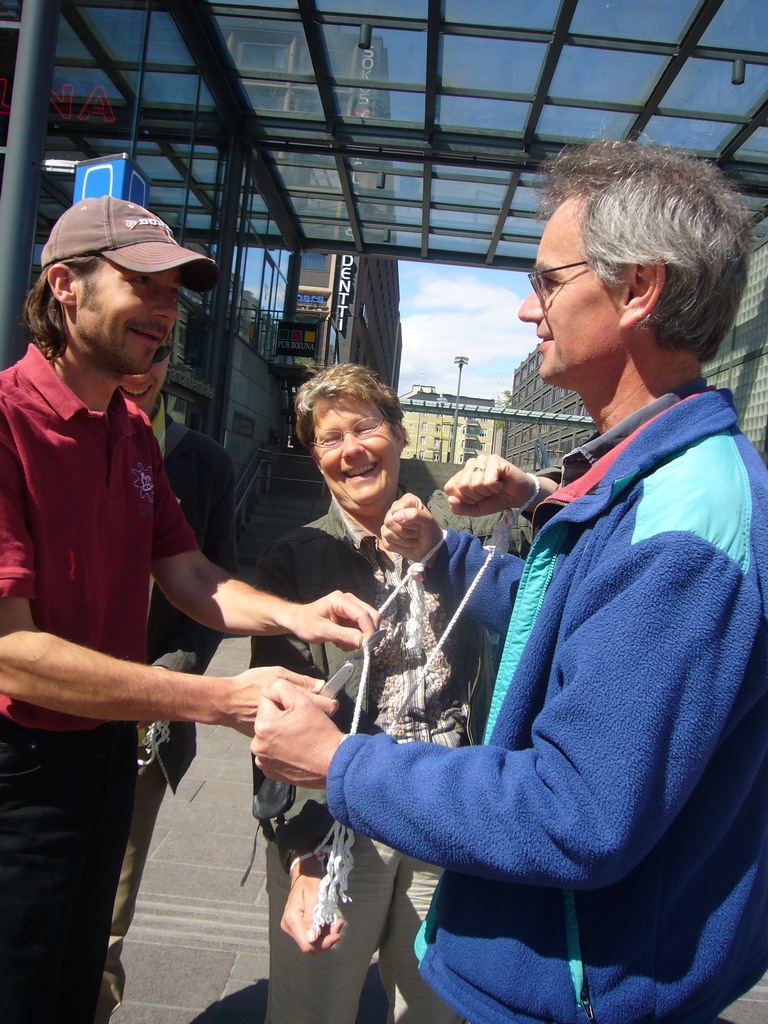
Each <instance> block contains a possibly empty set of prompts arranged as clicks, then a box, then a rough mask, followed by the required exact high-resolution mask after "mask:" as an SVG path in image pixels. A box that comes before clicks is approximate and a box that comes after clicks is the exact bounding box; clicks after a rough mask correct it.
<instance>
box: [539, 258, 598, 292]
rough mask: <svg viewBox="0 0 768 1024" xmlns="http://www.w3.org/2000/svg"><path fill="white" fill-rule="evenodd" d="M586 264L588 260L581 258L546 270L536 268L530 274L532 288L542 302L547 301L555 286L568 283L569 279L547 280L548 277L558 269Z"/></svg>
mask: <svg viewBox="0 0 768 1024" xmlns="http://www.w3.org/2000/svg"><path fill="white" fill-rule="evenodd" d="M586 266H587V260H579V261H578V263H564V264H563V266H562V267H546V268H545V269H544V270H534V271H533V273H531V274H529V275H528V280H529V281H530V282H531V288H533V290H534V291H535V292H536V294H537V295H538V297H539V299H540V300H541V301H542V302H546V301H547V299H548V298H549V297H550V295H551V294H552V292H553V291H554V290H555V288H557V287H559V286H560V285H562V284H568V282H567V281H547V280H545V278H546V277H548V276H549V275H550V274H554V273H556V272H557V271H558V270H570V269H571V267H586Z"/></svg>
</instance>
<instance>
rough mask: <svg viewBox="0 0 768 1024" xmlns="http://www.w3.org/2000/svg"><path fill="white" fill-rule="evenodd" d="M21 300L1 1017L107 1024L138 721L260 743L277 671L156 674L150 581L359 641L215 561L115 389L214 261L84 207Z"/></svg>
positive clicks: (116, 204) (2, 663)
mask: <svg viewBox="0 0 768 1024" xmlns="http://www.w3.org/2000/svg"><path fill="white" fill-rule="evenodd" d="M42 263H43V267H44V270H43V273H42V275H41V277H40V279H39V281H38V282H37V284H36V285H35V287H34V288H33V290H32V292H31V293H30V295H29V297H28V299H27V302H26V305H25V321H26V325H27V328H28V331H29V335H30V338H31V341H32V342H33V344H31V345H30V346H29V350H28V351H27V354H26V355H25V356H24V357H23V359H21V360H20V361H19V362H18V363H17V364H16V365H15V366H12V367H11V368H10V369H8V370H6V371H4V372H3V373H0V481H2V486H1V487H0V693H2V696H0V915H1V920H2V927H0V1007H1V1008H2V1013H1V1015H2V1020H3V1024H31V1022H35V1024H64V1022H65V1021H66V1022H83V1024H86V1022H88V1021H90V1020H92V1019H93V1013H94V1009H95V1006H96V1001H97V997H98V992H99V984H100V980H101V972H102V968H103V964H104V955H105V951H106V946H107V939H108V936H109V926H110V918H111V911H112V901H113V897H114V891H115V886H116V884H117V878H118V874H119V869H120V863H121V859H122V853H123V849H124V846H125V840H126V836H127V831H128V825H129V821H130V813H131V801H132V795H133V784H134V777H135V763H136V758H135V753H136V733H135V727H134V726H133V725H132V724H125V723H129V722H132V721H135V720H142V721H155V720H177V721H199V722H208V723H217V724H226V725H230V726H233V727H235V728H241V729H242V730H243V731H245V732H249V731H252V728H253V719H254V717H255V713H256V707H257V704H258V701H259V697H260V693H261V689H262V687H263V686H264V685H265V684H266V683H268V682H269V681H271V680H273V679H275V678H283V679H287V680H289V681H291V682H293V683H295V684H297V685H305V686H315V685H316V681H313V680H310V679H309V678H308V677H304V676H299V675H297V674H295V673H292V672H288V671H286V670H283V669H280V668H274V669H261V670H250V671H248V672H245V673H243V674H242V675H240V676H237V677H235V678H232V679H219V678H212V677H200V676H194V675H186V674H183V673H178V672H171V671H167V670H164V669H161V668H157V667H154V666H147V665H143V664H141V662H142V661H143V660H144V658H145V653H146V652H145V642H146V621H147V601H148V596H149V577H150V572H151V573H152V575H153V576H154V578H155V580H156V581H157V583H158V584H159V585H160V586H161V587H162V589H163V591H164V592H165V594H166V596H167V597H168V598H169V600H170V601H171V602H172V603H173V604H175V605H177V607H179V608H181V609H182V610H183V611H184V612H185V613H186V614H188V615H190V616H191V617H192V618H195V619H196V620H198V621H201V622H203V623H204V624H206V625H208V626H211V627H213V628H217V629H221V630H224V631H227V632H231V633H246V634H251V633H258V632H267V633H279V632H293V633H298V634H299V635H300V636H302V637H303V638H304V639H306V640H308V641H311V642H320V641H324V640H329V639H330V640H333V641H334V642H337V643H339V645H340V646H347V647H356V646H359V643H360V641H361V639H362V635H361V634H362V632H365V633H369V632H371V631H372V629H373V628H374V624H373V621H372V619H371V614H370V613H371V612H372V610H371V609H368V607H367V606H366V605H364V604H363V603H362V602H360V601H358V600H357V599H355V598H352V597H350V596H348V595H343V594H334V595H329V596H328V597H327V598H324V599H322V600H321V601H318V602H315V603H313V604H309V605H292V604H289V603H288V602H284V601H279V600H277V599H275V598H273V597H269V596H267V595H264V594H261V593H258V592H257V591H255V590H253V589H251V588H250V587H248V586H246V585H245V584H243V583H240V582H239V581H237V580H235V579H232V578H230V577H229V576H228V575H227V574H226V573H225V572H224V571H223V570H221V569H219V568H218V567H216V566H214V565H213V564H212V563H210V562H209V561H208V560H207V559H206V558H205V557H204V556H203V555H202V553H201V552H200V551H199V549H198V547H197V544H196V541H195V537H194V534H193V533H192V530H191V529H190V528H189V526H188V525H187V523H186V521H185V520H184V518H183V516H182V514H181V512H180V510H179V507H178V503H177V501H176V499H175V497H174V496H173V493H172V492H171V489H170V486H169V484H168V480H167V478H166V476H165V472H164V470H163V464H162V457H161V454H160V450H159V447H158V445H157V443H156V441H155V438H154V436H153V433H152V430H151V428H150V427H149V425H148V423H147V421H146V420H145V419H144V418H143V416H142V414H141V413H140V412H138V410H136V409H135V408H134V407H133V406H132V405H130V404H129V403H126V401H125V399H124V398H123V396H122V394H121V393H120V392H119V391H118V390H117V385H118V382H119V380H120V378H121V377H122V376H123V375H124V374H127V373H128V374H135V373H143V372H146V370H147V369H148V367H149V366H150V365H151V364H152V362H153V360H155V359H157V358H158V357H159V358H163V357H164V356H165V355H166V354H167V351H168V348H167V345H168V341H169V338H170V335H171V331H172V329H173V325H174V322H175V320H176V314H177V298H178V293H179V290H180V289H181V288H182V287H188V288H193V289H196V290H199V291H206V290H209V289H211V288H213V287H214V286H215V285H216V283H217V281H218V279H219V273H218V269H217V267H216V265H215V263H213V261H212V260H210V259H208V258H207V257H204V256H202V255H201V254H200V253H197V252H194V251H192V250H190V249H185V248H182V247H181V246H179V245H178V244H177V243H176V242H175V241H174V239H173V236H172V234H171V232H170V229H169V228H168V227H167V226H166V225H165V224H164V223H163V222H162V221H161V220H159V218H156V217H154V216H153V215H152V214H151V213H149V212H148V211H147V210H144V209H142V208H141V207H138V206H136V205H135V204H132V203H128V202H125V201H122V200H117V199H112V198H110V197H102V198H100V199H86V200H83V201H82V202H80V203H77V204H76V205H75V206H73V207H72V208H71V209H69V210H68V211H67V212H66V213H65V214H64V215H63V216H62V217H61V218H60V219H59V220H58V221H57V223H56V224H55V225H54V228H53V231H52V233H51V236H50V239H49V240H48V243H47V245H46V246H45V248H44V249H43V257H42Z"/></svg>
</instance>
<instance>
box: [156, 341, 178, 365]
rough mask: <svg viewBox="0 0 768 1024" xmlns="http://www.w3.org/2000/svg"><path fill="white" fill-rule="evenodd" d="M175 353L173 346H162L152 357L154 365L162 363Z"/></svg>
mask: <svg viewBox="0 0 768 1024" xmlns="http://www.w3.org/2000/svg"><path fill="white" fill-rule="evenodd" d="M171 352H173V345H161V346H160V348H158V349H157V350H156V351H155V354H154V355H153V356H152V362H153V363H162V361H163V360H164V359H167V358H168V356H169V355H170V354H171Z"/></svg>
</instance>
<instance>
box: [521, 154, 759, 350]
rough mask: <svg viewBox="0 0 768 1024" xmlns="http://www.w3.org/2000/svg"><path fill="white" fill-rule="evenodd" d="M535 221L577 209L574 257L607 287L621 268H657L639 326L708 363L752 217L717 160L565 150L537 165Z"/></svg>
mask: <svg viewBox="0 0 768 1024" xmlns="http://www.w3.org/2000/svg"><path fill="white" fill-rule="evenodd" d="M542 170H543V173H544V175H545V177H544V195H543V199H542V202H541V208H540V210H541V214H542V216H545V217H547V216H550V215H551V214H552V213H553V212H554V210H555V208H556V207H558V206H560V204H561V203H563V202H565V201H566V200H568V199H576V200H579V201H580V204H581V238H580V241H581V252H582V255H583V256H584V258H585V260H586V261H587V262H588V263H589V265H590V267H591V269H592V271H593V272H594V274H595V275H596V276H597V277H598V279H599V280H601V281H602V282H603V283H604V284H605V285H608V286H611V285H618V284H619V283H620V281H621V273H622V270H623V268H624V267H626V266H628V265H630V264H633V263H636V264H640V265H643V266H647V265H649V264H653V263H662V264H664V267H665V268H666V282H665V284H664V288H663V290H662V293H661V296H660V298H659V301H658V303H657V304H656V307H655V309H654V310H653V311H652V312H651V313H650V314H649V316H648V317H647V318H646V320H645V321H644V325H645V326H648V327H652V328H654V329H655V330H656V341H657V343H658V344H659V346H660V347H661V348H667V349H674V348H681V349H688V350H690V351H691V352H693V353H695V354H696V355H697V356H698V357H699V359H701V360H702V362H705V361H706V360H708V359H712V358H713V357H714V356H715V354H716V353H717V349H718V347H719V345H720V343H721V342H722V340H723V338H724V337H725V335H726V333H727V332H728V330H729V328H730V327H731V325H732V323H733V320H734V317H735V316H736V310H737V308H738V305H739V300H740V298H741V294H742V292H743V290H744V285H745V283H746V273H747V261H748V257H749V244H750V220H749V214H748V210H747V208H746V206H745V205H744V203H743V201H742V200H741V199H740V197H739V194H738V192H737V191H736V189H735V188H734V187H733V186H732V185H730V184H729V183H728V182H727V181H726V179H725V177H724V176H723V174H722V173H721V171H720V170H719V169H718V168H717V167H715V165H714V164H712V163H710V162H708V161H705V160H699V159H696V158H694V157H690V156H684V155H683V154H681V153H678V152H674V151H672V150H669V149H661V148H658V147H654V146H648V145H644V144H641V143H637V142H606V141H599V142H593V143H590V144H589V145H587V146H583V147H578V148H576V147H573V148H567V149H564V150H563V151H562V152H561V153H560V154H559V155H558V156H557V157H556V158H555V159H554V160H552V161H550V162H549V163H548V164H545V165H544V167H543V168H542Z"/></svg>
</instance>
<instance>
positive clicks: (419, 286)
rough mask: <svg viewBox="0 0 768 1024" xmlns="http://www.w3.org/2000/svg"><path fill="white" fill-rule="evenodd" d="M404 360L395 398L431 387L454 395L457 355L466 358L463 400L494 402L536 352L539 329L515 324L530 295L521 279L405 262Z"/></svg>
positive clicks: (501, 273)
mask: <svg viewBox="0 0 768 1024" xmlns="http://www.w3.org/2000/svg"><path fill="white" fill-rule="evenodd" d="M399 272H400V320H401V323H402V328H403V355H402V360H401V363H400V382H399V384H398V388H397V392H398V394H400V395H402V394H405V392H407V391H410V389H411V388H412V387H413V386H414V385H430V384H431V385H432V386H433V387H435V388H436V389H437V391H438V392H443V391H444V392H446V393H448V394H453V395H455V394H456V385H457V383H458V373H459V368H458V366H456V365H455V364H454V361H453V360H454V357H455V356H468V358H469V363H468V365H467V366H465V367H464V369H463V370H462V374H461V394H462V396H464V397H472V398H496V397H497V396H499V395H501V394H502V392H504V391H506V390H507V389H510V388H511V387H512V378H513V374H514V371H515V369H516V367H517V366H518V365H519V364H520V362H521V361H522V360H523V359H524V358H525V356H527V355H528V353H529V352H532V351H533V349H534V348H535V347H536V344H537V342H536V330H535V327H534V326H533V325H531V324H524V323H522V322H521V321H520V320H518V318H517V310H518V308H519V307H520V305H521V303H522V301H523V299H524V298H525V297H526V295H527V294H528V292H529V291H530V286H529V284H528V279H527V278H526V276H525V275H524V274H521V273H517V272H514V271H509V270H484V269H479V268H474V267H473V268H470V267H450V266H443V265H440V264H437V263H413V262H406V261H401V262H400V264H399Z"/></svg>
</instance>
